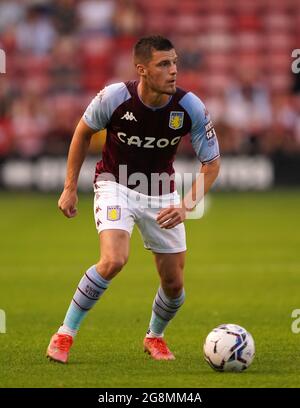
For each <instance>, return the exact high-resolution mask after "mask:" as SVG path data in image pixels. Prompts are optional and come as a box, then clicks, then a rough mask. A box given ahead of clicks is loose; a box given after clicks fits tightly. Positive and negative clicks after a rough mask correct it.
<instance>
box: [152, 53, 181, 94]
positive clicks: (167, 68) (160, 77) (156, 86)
mask: <svg viewBox="0 0 300 408" xmlns="http://www.w3.org/2000/svg"><path fill="white" fill-rule="evenodd" d="M176 64H177V55H176V52H175V50H174V49H172V50H169V51H152V58H151V60H150V61H149V62H148V64H147V65H145V75H144V79H145V81H146V83H147V85H148V86H149V88H151V89H152V90H153V91H155V92H157V93H163V94H167V95H173V94H175V92H176V75H177V65H176Z"/></svg>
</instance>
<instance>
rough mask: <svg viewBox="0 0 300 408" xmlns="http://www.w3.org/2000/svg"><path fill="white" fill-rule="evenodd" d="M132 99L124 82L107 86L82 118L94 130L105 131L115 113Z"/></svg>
mask: <svg viewBox="0 0 300 408" xmlns="http://www.w3.org/2000/svg"><path fill="white" fill-rule="evenodd" d="M129 98H130V93H129V91H128V90H127V87H126V85H125V84H124V83H123V82H120V83H117V84H112V85H109V86H106V87H105V88H104V89H102V91H100V92H99V93H98V94H97V95H96V96H95V98H94V99H93V100H92V102H91V103H90V104H89V106H88V107H87V109H86V111H85V112H84V114H83V116H82V118H83V120H84V122H85V123H86V124H87V125H88V126H89V127H90V128H92V129H95V130H101V129H105V128H106V126H107V124H108V123H109V121H110V118H111V116H112V114H113V112H114V111H115V110H116V109H117V107H118V106H120V105H121V104H122V103H123V102H125V101H126V100H127V99H129Z"/></svg>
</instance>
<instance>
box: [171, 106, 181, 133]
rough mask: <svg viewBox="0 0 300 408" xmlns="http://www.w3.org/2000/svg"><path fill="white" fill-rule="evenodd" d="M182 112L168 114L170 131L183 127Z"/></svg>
mask: <svg viewBox="0 0 300 408" xmlns="http://www.w3.org/2000/svg"><path fill="white" fill-rule="evenodd" d="M183 117H184V112H176V111H172V112H170V119H169V127H170V128H171V129H174V130H177V129H180V128H182V126H183Z"/></svg>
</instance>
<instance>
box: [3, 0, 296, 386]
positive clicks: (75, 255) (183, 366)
mask: <svg viewBox="0 0 300 408" xmlns="http://www.w3.org/2000/svg"><path fill="white" fill-rule="evenodd" d="M150 33H161V34H163V35H166V36H168V37H170V38H171V40H172V41H173V42H174V45H175V47H176V49H177V52H178V54H179V57H180V65H179V75H178V84H179V85H180V86H181V87H183V88H186V89H187V90H192V91H194V92H195V93H196V94H197V95H198V96H199V97H200V98H202V99H203V101H204V102H205V103H206V106H207V108H208V110H209V111H210V113H211V116H212V119H213V121H214V123H215V127H216V130H217V133H218V137H219V141H220V146H221V152H222V170H221V174H220V176H219V177H218V181H217V183H216V186H215V189H216V190H225V192H221V191H220V192H219V191H218V192H214V193H212V194H210V196H209V199H208V200H207V201H206V202H207V203H209V204H210V206H211V211H208V212H207V213H206V215H205V217H204V218H203V219H201V221H199V222H197V221H193V222H190V221H187V222H186V229H187V237H188V248H189V253H188V257H187V258H188V259H187V265H186V275H187V279H186V284H185V287H186V291H187V293H188V296H187V301H186V303H185V306H184V308H183V310H182V312H180V313H179V315H178V317H176V322H174V324H171V325H170V328H169V329H168V332H167V339H170V346H171V348H172V350H173V351H174V352H175V354H176V356H177V357H178V358H177V359H176V360H175V362H174V364H173V365H172V368H171V369H170V366H168V367H166V366H165V365H164V364H161V365H157V364H156V362H154V361H149V359H148V358H147V356H144V355H143V353H142V352H141V341H142V339H143V336H144V332H145V330H146V326H145V325H147V323H148V320H149V318H150V305H151V304H152V302H153V295H154V293H155V290H156V287H157V284H158V280H157V274H156V273H155V271H154V265H153V259H152V255H151V253H149V252H148V251H144V249H143V245H142V242H141V239H140V237H139V235H138V234H137V233H136V232H134V234H133V237H132V248H133V250H132V251H131V255H130V257H131V258H130V262H129V263H128V266H126V267H125V271H124V273H123V272H122V274H120V277H118V279H116V280H115V281H114V282H113V283H112V290H111V291H110V293H109V295H107V297H104V299H103V300H101V305H99V307H97V308H95V309H96V310H94V311H92V312H91V314H90V315H89V316H88V317H87V321H86V323H84V327H83V330H82V331H81V332H80V335H79V336H78V338H77V339H76V347H74V350H72V360H71V362H70V365H68V367H61V366H59V367H57V366H53V365H51V364H48V362H47V361H46V359H45V357H44V354H45V350H46V347H47V344H48V341H49V338H50V335H51V334H53V332H54V331H55V330H56V329H57V325H58V324H59V323H60V322H61V319H63V316H64V313H65V310H66V308H67V307H68V304H69V301H70V299H71V296H72V294H73V291H74V288H75V287H76V286H75V285H76V284H77V283H78V281H79V279H80V278H81V276H82V273H83V271H84V270H85V269H86V268H87V267H88V266H89V265H90V264H91V263H92V262H95V261H96V259H97V256H98V242H97V236H96V230H95V227H94V221H93V214H92V196H91V194H80V201H79V214H80V216H79V217H76V218H75V219H74V220H73V221H72V222H71V223H69V220H67V219H66V218H64V217H63V216H62V215H60V214H59V213H58V210H57V207H56V202H57V198H58V195H59V191H61V188H62V186H63V183H64V176H65V164H66V154H67V151H68V147H69V143H70V140H71V137H72V134H73V130H74V127H75V125H76V123H77V121H78V120H79V118H80V117H81V115H82V113H83V111H84V109H85V107H86V105H87V104H88V103H89V101H90V100H91V98H93V97H94V95H95V94H96V93H97V92H99V90H100V89H101V88H102V87H103V86H105V84H109V83H112V82H115V81H124V80H127V79H132V78H134V77H135V72H134V68H133V65H132V60H131V50H132V45H133V44H134V43H135V41H136V40H137V38H139V37H140V36H142V35H146V34H150ZM299 48H300V3H299V0H284V1H282V0H257V1H255V0H252V1H251V0H224V1H221V0H207V1H204V0H151V1H149V0H98V1H95V0H78V1H76V0H56V1H49V0H48V1H47V0H39V1H26V0H24V1H21V0H9V1H8V0H7V1H6V0H0V49H2V50H4V51H5V53H6V73H4V74H0V191H1V194H0V226H1V236H0V309H2V310H3V311H5V313H6V318H7V319H6V320H7V332H6V334H3V335H2V334H1V335H0V349H1V353H0V367H1V370H0V388H1V387H16V386H19V387H27V386H29V387H38V386H42V387H58V388H61V387H66V386H71V387H74V386H78V387H86V386H93V387H98V388H99V386H100V387H111V386H120V387H124V386H133V387H148V386H152V387H157V386H158V387H166V386H171V387H201V386H206V387H212V386H215V387H230V386H231V387H245V386H247V387H248V386H249V387H299V384H300V375H299V368H298V367H299V364H300V361H299V359H300V354H299V352H296V353H295V350H298V349H299V339H298V336H297V335H296V334H295V332H294V333H293V332H292V330H291V323H292V320H291V314H292V311H293V309H299V307H300V305H299V285H300V275H299V270H300V265H299V247H300V236H299V230H300V225H299V223H300V217H299V208H300V194H299V193H300V190H299V185H300V81H299V79H300V74H295V73H293V72H292V64H293V62H295V58H293V57H292V51H293V50H294V49H299ZM299 66H300V64H299V63H298V67H299ZM104 138H105V133H104V132H101V133H100V134H96V135H95V136H94V138H93V141H92V145H91V148H90V156H89V157H88V158H87V160H86V163H85V166H84V168H83V170H82V174H81V179H80V189H81V191H82V192H83V191H87V192H88V191H89V192H91V190H92V180H93V172H94V166H95V163H96V161H98V160H99V157H100V154H101V146H102V145H103V142H104ZM176 165H177V169H179V170H178V171H180V172H181V171H189V170H192V169H195V168H196V167H197V166H199V163H198V161H197V160H196V159H195V157H194V154H193V151H192V148H191V145H190V143H189V138H188V137H186V138H185V139H184V140H182V142H181V144H180V146H179V155H178V160H177V162H176ZM287 186H288V187H289V189H287V188H286V187H287ZM282 187H284V189H283V188H282ZM22 190H24V193H23V194H20V191H22ZM243 190H256V191H244V192H243V193H242V192H240V191H243ZM29 191H30V192H29ZM32 191H33V192H32ZM40 191H43V192H53V194H40ZM228 191H229V192H228ZM236 191H238V192H236ZM124 288H126V291H124ZM141 294H142V295H141ZM120 305H122V307H121V310H120ZM224 322H231V323H232V322H233V323H237V324H240V325H242V326H245V327H246V328H247V329H248V330H249V331H250V332H251V333H252V334H253V336H254V339H255V341H256V345H257V357H256V359H255V361H254V363H253V366H252V367H251V368H250V369H249V371H246V373H245V374H242V375H238V376H236V375H232V376H231V375H228V376H219V375H217V374H216V373H214V372H213V371H212V370H211V368H210V367H208V365H207V364H206V363H205V362H204V361H202V359H201V358H202V350H201V347H202V343H203V341H204V339H205V337H206V335H207V333H208V332H209V331H210V330H211V329H212V328H213V327H215V326H217V325H218V324H220V323H224ZM0 328H1V327H0ZM95 339H96V340H95ZM78 364H79V365H78ZM78 367H80V375H78ZM58 373H59V374H58Z"/></svg>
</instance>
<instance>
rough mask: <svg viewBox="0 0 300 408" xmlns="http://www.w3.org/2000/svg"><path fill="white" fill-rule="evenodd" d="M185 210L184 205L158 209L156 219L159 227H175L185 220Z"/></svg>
mask: <svg viewBox="0 0 300 408" xmlns="http://www.w3.org/2000/svg"><path fill="white" fill-rule="evenodd" d="M185 214H186V210H185V208H184V207H182V206H180V207H169V208H164V209H162V210H160V211H159V213H158V216H157V218H156V221H157V223H158V225H159V226H160V228H165V229H170V228H174V227H176V225H178V224H180V223H181V222H183V221H184V220H185Z"/></svg>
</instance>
